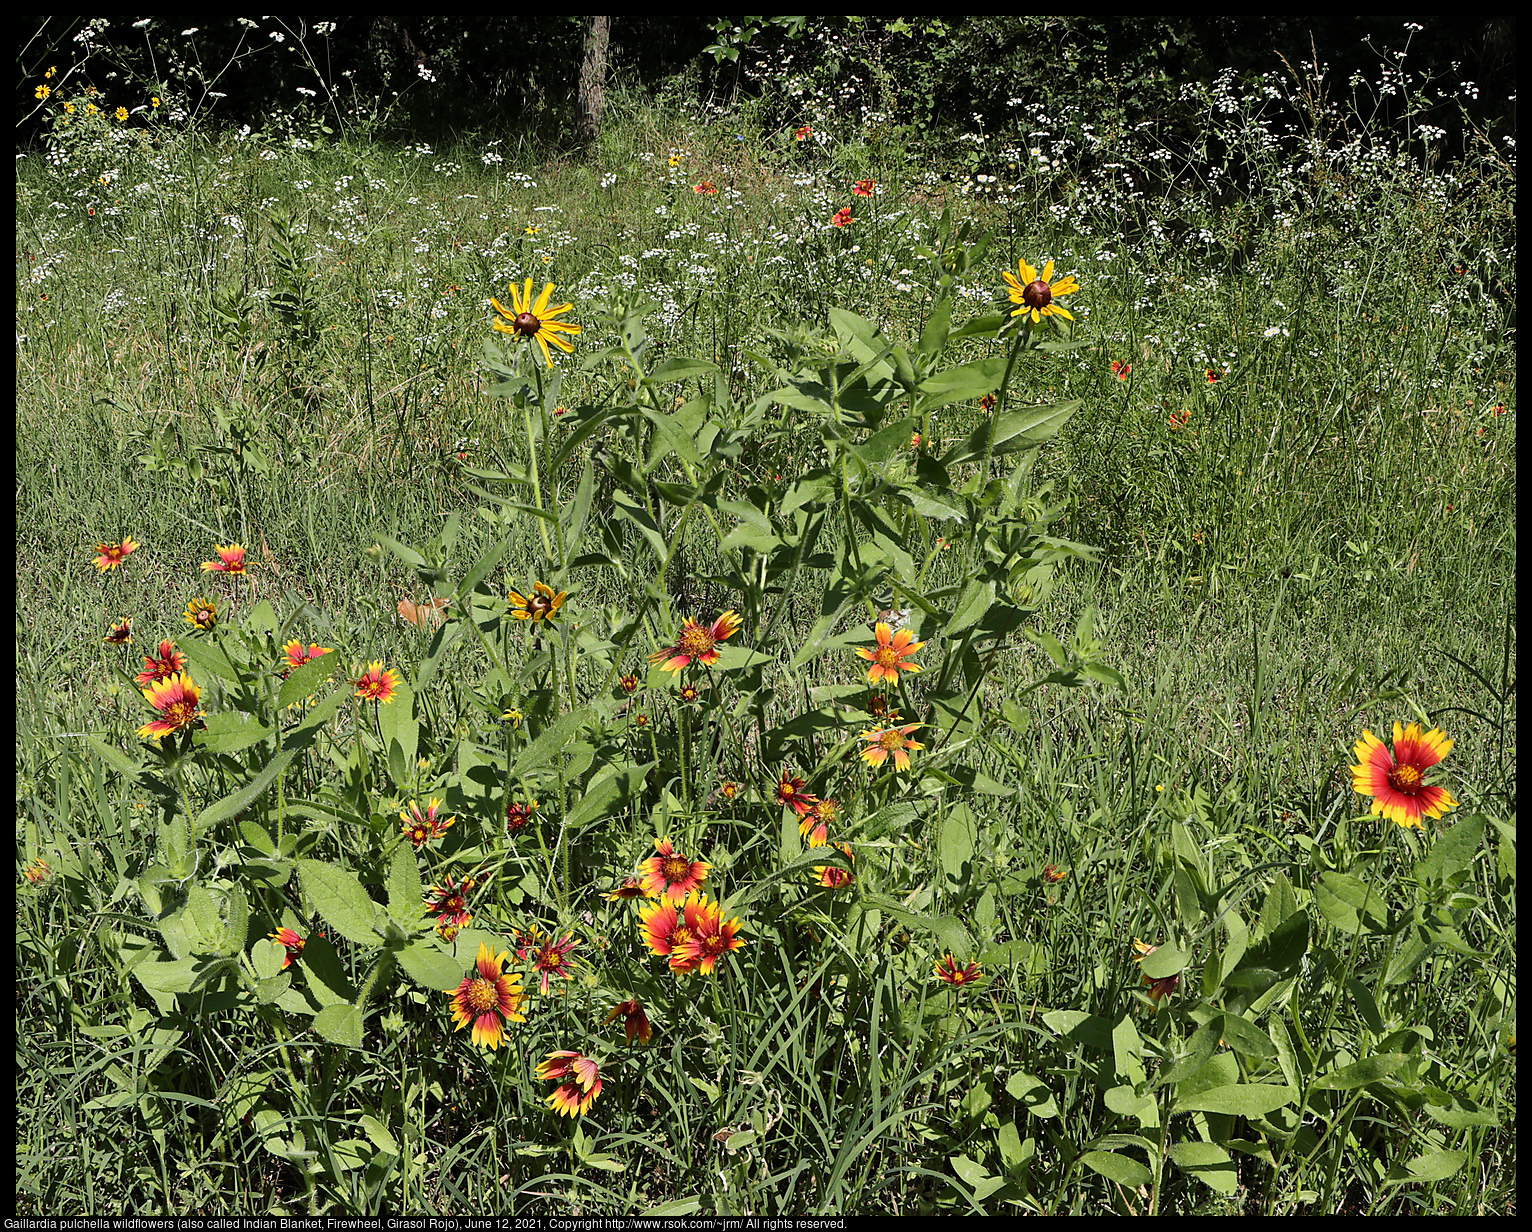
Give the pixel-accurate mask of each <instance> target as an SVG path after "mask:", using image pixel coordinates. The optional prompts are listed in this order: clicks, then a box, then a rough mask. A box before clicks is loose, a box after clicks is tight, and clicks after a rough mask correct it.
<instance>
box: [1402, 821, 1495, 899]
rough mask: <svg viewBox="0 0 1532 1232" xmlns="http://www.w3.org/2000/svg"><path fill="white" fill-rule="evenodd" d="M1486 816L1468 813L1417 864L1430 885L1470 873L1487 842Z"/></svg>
mask: <svg viewBox="0 0 1532 1232" xmlns="http://www.w3.org/2000/svg"><path fill="white" fill-rule="evenodd" d="M1484 825H1485V819H1484V817H1483V816H1482V815H1481V814H1479V813H1467V814H1465V815H1464V816H1463V817H1461V818H1459V820H1458V822H1457V824H1456V825H1454V826H1453V827H1452V828H1451V829H1450V830H1447V831H1446V832H1445V833H1443V834H1440V835H1438V836H1437V837H1436V839H1435V840H1434V841H1433V842H1432V844H1431V850H1430V851H1428V852H1426V854H1425V855H1424V856H1423V857H1422V858H1421V859H1420V860H1419V861H1418V862H1417V863H1416V865H1415V877H1416V879H1417V880H1418V881H1421V882H1423V883H1425V884H1427V885H1439V884H1442V883H1444V882H1448V881H1451V880H1452V879H1453V878H1455V877H1457V876H1458V875H1459V874H1460V873H1463V872H1466V871H1467V869H1468V866H1469V865H1470V864H1471V863H1473V858H1474V856H1475V855H1476V854H1477V853H1478V850H1479V847H1480V845H1481V844H1482V843H1483V842H1484Z"/></svg>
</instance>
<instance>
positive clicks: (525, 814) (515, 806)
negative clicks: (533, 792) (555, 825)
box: [505, 800, 537, 834]
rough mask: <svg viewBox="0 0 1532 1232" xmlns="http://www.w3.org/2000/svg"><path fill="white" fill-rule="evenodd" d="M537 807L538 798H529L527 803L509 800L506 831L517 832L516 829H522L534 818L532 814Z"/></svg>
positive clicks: (506, 812)
mask: <svg viewBox="0 0 1532 1232" xmlns="http://www.w3.org/2000/svg"><path fill="white" fill-rule="evenodd" d="M536 809H537V801H536V800H529V801H528V802H527V803H525V804H522V803H521V802H520V801H517V800H512V801H510V802H508V803H507V804H506V806H505V830H506V833H507V834H515V833H516V831H518V830H520V829H521V828H522V827H523V826H525V825H526V824H527V822H529V821H531V820H532V815H533V813H534V811H535V810H536Z"/></svg>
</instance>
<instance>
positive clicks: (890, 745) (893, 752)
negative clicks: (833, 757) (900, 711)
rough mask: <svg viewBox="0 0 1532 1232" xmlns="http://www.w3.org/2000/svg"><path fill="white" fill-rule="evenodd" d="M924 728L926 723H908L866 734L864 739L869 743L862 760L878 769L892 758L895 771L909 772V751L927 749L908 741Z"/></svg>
mask: <svg viewBox="0 0 1532 1232" xmlns="http://www.w3.org/2000/svg"><path fill="white" fill-rule="evenodd" d="M924 726H925V724H924V723H906V724H905V725H904V726H903V727H883V728H879V729H878V730H877V731H870V732H867V733H865V734H864V735H863V736H862V739H863V740H866V741H867V742H868V743H867V747H866V748H865V749H863V750H862V760H863V761H865V762H866V763H867V764H868V765H869V766H872V767H874V768H876V767H878V766H881V765H882V764H883V763H884V762H885V761H887V760H888V759H889V757H890V756H892V757H893V759H894V768H895V769H897V770H908V769H909V768H910V755H909V752H908V750H909V749H923V748H925V747H926V746H925V745H923V744H917V743H916V742H915V741H913V740H910V739H908V736H909V734H910V733H911V732H912V731H914V730H916V728H919V727H924Z"/></svg>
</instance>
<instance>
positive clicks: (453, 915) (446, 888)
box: [425, 877, 504, 957]
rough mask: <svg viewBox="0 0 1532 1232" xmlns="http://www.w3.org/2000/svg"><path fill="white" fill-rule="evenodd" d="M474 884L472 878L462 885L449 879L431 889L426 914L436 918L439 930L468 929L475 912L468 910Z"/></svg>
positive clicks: (427, 896)
mask: <svg viewBox="0 0 1532 1232" xmlns="http://www.w3.org/2000/svg"><path fill="white" fill-rule="evenodd" d="M473 884H474V883H473V878H472V877H465V878H464V879H463V883H462V884H461V885H459V884H457V883H456V882H455V881H453V880H452V878H451V877H448V878H446V879H445V880H443V882H442V884H441V885H440V886H432V887H431V890H430V893H428V894H427V895H426V896H425V904H426V907H425V914H426V915H434V916H435V917H436V926H437V928H438V929H439V928H441V927H442V926H443V925H447V926H450V927H452V928H454V929H458V928H467V927H468V924H469V921H471V920H472V919H473V912H472V911H470V910H469V909H468V891H469V890H471V889H473ZM501 957H504V955H502V956H501Z"/></svg>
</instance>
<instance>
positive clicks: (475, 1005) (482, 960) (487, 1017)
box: [445, 941, 526, 1051]
mask: <svg viewBox="0 0 1532 1232" xmlns="http://www.w3.org/2000/svg"><path fill="white" fill-rule="evenodd" d="M509 956H510V955H509V951H505V952H502V953H500V954H492V953H490V949H489V946H487V945H485V944H484V943H483V942H482V941H481V942H479V956H478V958H477V959H476V960H475V962H474V968H475V970H476V971H477V972H478V974H477V975H468V976H464V977H463V982H462V983H461V984H459V985H458V986H457V987H456V988H449V989H447V990H446V994H445V995H446V996H447V997H449V998H450V999H451V1002H452V1018H453V1021H454V1022H456V1023H457V1030H459V1031H461V1030H462V1029H463V1028H464V1027H466V1026H468V1025H469V1023H472V1024H473V1031H472V1034H471V1036H470V1038H471V1039H472V1040H473V1043H474V1046H475V1047H478V1048H488V1049H490V1050H491V1051H493V1050H494V1049H496V1048H498V1047H500V1045H501V1043H502V1042H503V1041H504V1039H505V1024H506V1023H508V1022H526V1017H525V1016H524V1015H523V1014H522V1013H521V1007H522V1004H523V1003H524V1002H525V1001H526V995H525V994H524V993H523V992H522V991H521V976H519V975H517V974H514V973H513V972H509V971H504V970H502V966H503V964H504V962H505V960H506V959H507V958H508V957H509Z"/></svg>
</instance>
